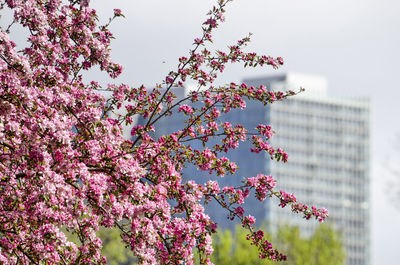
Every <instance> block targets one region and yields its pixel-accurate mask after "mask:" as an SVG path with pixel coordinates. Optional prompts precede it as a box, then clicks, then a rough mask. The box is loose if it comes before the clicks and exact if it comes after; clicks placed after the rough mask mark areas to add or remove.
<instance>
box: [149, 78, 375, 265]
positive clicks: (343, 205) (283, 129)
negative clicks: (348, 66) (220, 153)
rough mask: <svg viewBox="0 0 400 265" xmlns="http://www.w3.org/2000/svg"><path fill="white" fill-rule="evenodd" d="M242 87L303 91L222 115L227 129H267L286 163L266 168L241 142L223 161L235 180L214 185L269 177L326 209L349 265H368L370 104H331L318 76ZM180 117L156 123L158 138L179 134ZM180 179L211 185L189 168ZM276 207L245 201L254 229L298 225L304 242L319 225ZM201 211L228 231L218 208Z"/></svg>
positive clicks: (269, 202) (271, 202) (342, 101)
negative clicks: (230, 167) (227, 161)
mask: <svg viewBox="0 0 400 265" xmlns="http://www.w3.org/2000/svg"><path fill="white" fill-rule="evenodd" d="M244 83H246V84H247V85H248V86H260V85H264V86H266V87H267V88H268V89H271V90H275V91H276V90H280V91H283V90H294V91H296V90H299V89H300V87H301V86H302V87H304V88H306V91H305V92H303V93H301V94H300V95H296V96H293V97H289V98H287V99H285V100H282V101H280V102H276V103H274V104H271V105H267V106H264V105H262V104H259V103H255V102H248V103H247V108H246V109H245V110H244V111H242V110H234V111H232V112H230V113H229V114H228V115H226V116H225V118H224V119H226V120H229V121H230V122H231V123H232V124H233V125H235V124H242V125H243V126H244V127H245V128H248V129H254V128H255V127H257V126H258V125H259V124H260V123H263V124H270V125H271V126H272V128H273V130H274V131H275V132H276V134H275V135H274V136H273V137H272V139H271V141H270V144H271V145H272V146H274V147H281V148H282V149H284V150H285V151H286V152H287V153H288V154H289V161H288V162H287V163H285V164H283V163H282V162H276V161H271V159H270V158H269V155H263V154H255V153H251V152H250V148H251V147H252V146H251V144H250V143H248V142H246V143H241V144H240V146H239V148H237V149H235V150H233V151H232V152H231V154H230V155H229V156H228V157H229V158H230V159H231V160H233V161H235V162H237V164H238V166H239V167H240V169H239V170H238V171H237V172H236V174H235V175H233V176H229V175H228V176H225V177H224V178H220V179H218V181H219V183H220V186H224V185H233V186H234V185H238V184H240V182H241V180H242V177H243V176H247V177H252V176H256V175H257V174H258V173H263V174H266V175H272V176H274V177H275V179H276V180H277V189H278V190H280V189H283V190H285V191H286V192H290V193H293V194H294V195H295V196H296V197H297V199H298V201H300V202H303V203H305V204H307V205H315V206H317V207H325V208H327V209H328V210H329V218H328V222H330V223H332V224H333V225H334V227H335V228H336V229H337V230H338V231H339V232H341V233H342V238H343V243H344V246H345V249H346V255H347V265H369V264H370V261H369V260H370V259H369V257H370V238H369V235H370V232H369V228H370V221H369V220H370V217H369V198H370V196H369V194H370V191H369V182H370V181H369V101H368V100H367V99H348V98H336V97H330V96H328V95H327V93H326V92H327V82H326V80H325V79H324V78H321V77H316V76H306V75H300V74H292V73H288V74H282V75H278V76H273V77H266V78H255V79H248V80H244ZM180 93H184V92H182V91H180ZM182 116H183V115H173V116H171V117H170V118H169V119H165V120H163V121H161V120H160V123H158V125H157V130H156V132H157V134H159V135H162V134H165V133H169V132H172V131H175V130H177V129H179V128H181V127H183V117H182ZM199 147H200V146H199ZM183 176H184V177H186V178H187V179H195V180H196V181H197V182H199V183H204V182H206V181H207V180H208V179H209V178H210V176H207V172H199V171H197V170H196V169H195V168H193V167H188V168H187V169H185V170H184V173H183ZM278 203H279V202H277V201H274V200H273V199H267V200H265V201H264V202H263V203H260V202H258V201H257V200H256V199H255V198H254V196H253V197H252V198H250V199H249V200H248V201H247V202H246V205H245V206H246V207H245V208H246V209H249V211H248V212H246V214H251V215H253V216H255V217H256V218H257V221H258V222H259V223H261V222H262V221H265V223H266V224H267V225H268V226H269V228H270V229H272V230H274V229H276V228H277V226H278V225H280V224H288V223H289V224H294V225H299V226H300V229H301V231H302V233H303V234H304V235H311V234H312V232H313V230H314V229H315V226H316V225H318V222H316V221H311V220H310V221H306V220H304V219H303V218H302V217H301V216H299V215H296V214H293V213H291V212H290V209H288V208H284V209H282V208H279V207H278V206H277V204H278ZM206 211H207V212H208V214H209V215H210V216H211V217H212V219H213V220H214V221H216V222H217V224H218V225H219V227H225V228H226V227H228V228H232V227H233V223H232V222H231V221H229V220H227V218H226V214H224V213H223V212H222V211H221V208H220V207H219V205H217V204H216V203H215V204H210V205H208V206H207V207H206Z"/></svg>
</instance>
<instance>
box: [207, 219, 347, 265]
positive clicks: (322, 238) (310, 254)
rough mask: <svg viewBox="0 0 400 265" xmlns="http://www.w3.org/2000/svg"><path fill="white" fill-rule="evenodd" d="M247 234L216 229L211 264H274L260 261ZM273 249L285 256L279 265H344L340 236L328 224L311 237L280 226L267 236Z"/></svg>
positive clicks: (319, 228) (244, 231)
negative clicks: (284, 259) (285, 258)
mask: <svg viewBox="0 0 400 265" xmlns="http://www.w3.org/2000/svg"><path fill="white" fill-rule="evenodd" d="M247 234H248V233H247V231H246V230H244V229H242V228H240V227H236V231H234V232H232V231H230V230H225V231H222V230H219V231H218V232H217V233H216V234H215V235H214V238H213V247H214V252H213V254H212V256H211V261H213V262H214V263H215V264H217V265H262V264H263V265H269V264H271V265H272V264H277V263H276V262H275V261H268V260H260V259H259V257H258V251H257V248H256V247H254V246H252V245H249V244H248V241H247V239H246V237H247ZM268 236H269V238H270V239H271V241H273V242H274V243H275V247H276V248H277V249H279V250H280V251H282V252H283V253H285V254H286V255H287V260H286V261H282V262H280V263H279V264H282V265H343V264H344V262H345V254H344V247H343V243H342V241H341V236H340V234H339V233H338V232H336V231H335V230H334V229H333V228H331V227H330V226H328V225H324V224H322V225H319V226H318V227H317V228H316V230H315V231H314V233H313V234H312V235H311V237H305V236H302V235H301V234H300V229H299V227H297V226H289V225H286V226H281V227H280V228H279V229H278V230H277V231H276V233H274V234H268Z"/></svg>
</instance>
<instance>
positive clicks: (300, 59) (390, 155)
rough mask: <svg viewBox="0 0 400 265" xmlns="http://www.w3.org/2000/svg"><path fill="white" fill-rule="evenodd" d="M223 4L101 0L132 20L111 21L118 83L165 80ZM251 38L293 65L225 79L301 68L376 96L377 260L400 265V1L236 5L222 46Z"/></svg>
mask: <svg viewBox="0 0 400 265" xmlns="http://www.w3.org/2000/svg"><path fill="white" fill-rule="evenodd" d="M215 2H216V1H213V0H168V1H166V0H142V1H135V0H130V1H128V0H113V1H105V0H97V1H92V4H93V6H94V7H95V8H97V9H98V13H99V15H100V18H101V20H102V21H106V18H107V17H109V16H111V15H112V13H113V12H112V9H113V8H120V9H122V11H123V13H124V14H125V15H126V18H125V19H119V20H116V21H115V22H113V25H112V31H113V33H114V35H115V37H116V40H114V42H113V52H112V54H113V58H114V59H115V60H116V61H117V62H119V63H121V64H122V65H123V66H124V68H125V72H124V74H123V75H122V77H121V78H120V79H119V80H120V81H121V82H122V81H123V82H127V83H129V84H131V85H132V86H138V85H140V84H142V83H145V84H147V85H151V84H154V83H156V82H160V81H161V80H162V79H163V78H164V76H165V75H166V74H167V73H168V71H169V70H172V69H174V66H176V63H177V58H178V57H180V56H183V55H187V52H188V50H189V49H190V47H191V46H190V45H191V43H192V40H193V39H194V38H195V37H197V36H199V34H200V33H201V31H200V24H201V22H203V21H204V18H205V13H206V12H207V11H208V10H209V8H210V7H211V6H212V5H213V4H214V3H215ZM248 32H252V33H253V34H254V35H253V38H252V43H251V45H250V46H249V48H248V50H249V51H251V50H253V51H257V52H259V53H263V54H268V55H272V56H282V57H283V58H284V59H285V62H286V63H285V66H284V67H282V68H281V70H279V71H274V70H272V69H269V68H263V69H259V70H256V71H254V70H244V69H243V67H239V66H233V67H228V69H227V70H226V73H224V75H223V76H222V79H221V82H226V81H239V80H241V79H242V78H244V77H251V76H261V75H271V74H274V73H278V72H288V71H294V72H299V73H305V74H316V75H322V76H325V77H326V78H327V79H328V82H329V91H330V92H331V93H332V94H341V95H349V96H368V97H370V98H371V105H372V106H371V107H372V114H371V132H372V138H371V157H372V161H371V178H372V181H371V189H372V205H371V206H372V211H371V216H372V226H371V227H372V238H371V240H372V248H371V251H372V259H373V262H372V264H373V265H381V264H396V263H398V262H399V260H400V251H399V248H398V246H399V243H398V242H399V239H398V238H399V237H400V207H399V208H397V210H396V208H395V206H394V205H395V203H392V202H391V201H390V200H389V196H387V191H388V190H389V191H390V189H387V188H388V183H390V174H389V173H388V172H389V171H388V170H387V164H388V162H386V161H387V160H388V159H390V163H389V164H391V165H392V167H396V163H397V164H399V163H398V160H397V159H396V156H395V154H396V152H399V153H400V146H397V147H398V149H397V150H396V147H395V144H394V142H395V136H396V134H399V132H400V122H399V121H400V119H399V114H400V85H399V77H400V65H399V63H400V51H399V49H400V1H398V0H352V1H348V0H336V1H332V0H329V1H328V0H235V1H233V2H232V3H231V4H230V5H229V6H228V7H227V13H226V22H225V23H224V24H222V26H221V27H220V28H219V29H218V30H217V31H216V33H215V34H214V39H215V44H216V48H220V49H224V48H225V47H226V46H227V45H228V44H230V43H234V42H235V41H236V40H237V39H239V38H241V37H243V36H245V35H246V34H247V33H248ZM163 62H165V63H163ZM118 82H119V81H118ZM399 135H400V134H399ZM399 203H400V201H398V202H397V204H399Z"/></svg>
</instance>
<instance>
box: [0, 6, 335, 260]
mask: <svg viewBox="0 0 400 265" xmlns="http://www.w3.org/2000/svg"><path fill="white" fill-rule="evenodd" d="M229 1H230V0H219V1H218V3H217V5H216V6H215V7H214V8H213V9H212V10H211V11H210V12H209V13H208V15H207V19H206V20H205V22H204V23H203V25H202V29H203V33H202V35H201V36H199V37H198V38H196V39H195V40H194V43H193V48H192V50H191V51H190V52H189V54H187V55H186V56H183V57H181V58H179V62H178V64H177V68H176V69H175V70H173V71H171V72H170V73H169V74H168V76H166V78H165V80H164V81H162V84H161V85H157V86H155V87H154V88H146V87H144V86H140V87H130V86H129V85H127V84H122V85H115V84H110V85H108V86H107V87H101V86H100V85H99V84H98V83H97V82H96V81H92V82H90V83H85V82H84V81H83V79H82V74H84V73H85V71H86V70H88V69H90V68H92V67H93V66H96V65H97V66H99V67H100V69H101V70H102V71H103V72H105V73H107V74H108V75H110V76H111V77H113V78H116V77H118V75H119V74H120V73H121V71H122V67H121V66H120V65H119V64H117V63H114V62H113V61H112V60H111V59H110V40H111V39H112V33H111V32H110V31H109V30H108V24H107V25H99V24H98V19H97V15H96V11H95V10H94V9H91V8H90V7H89V0H86V1H84V0H80V1H79V0H3V1H0V8H1V9H8V11H7V12H8V13H7V14H13V19H12V23H11V24H10V25H8V26H5V27H4V28H1V30H0V83H1V86H0V147H1V149H0V263H1V264H105V263H106V259H105V258H104V257H103V256H102V255H101V247H102V242H101V240H100V239H99V238H98V237H97V235H96V231H98V229H99V228H100V227H105V228H113V227H117V228H118V229H119V230H120V232H121V238H122V240H123V242H124V243H125V244H126V246H127V247H129V248H130V249H131V250H132V251H133V253H134V255H136V256H137V258H138V262H139V263H140V264H193V262H194V261H195V260H197V261H199V262H200V263H201V264H211V262H210V261H209V258H208V257H209V256H210V255H211V253H212V245H211V234H212V233H214V232H215V229H216V225H215V223H214V222H213V220H210V218H209V216H208V215H207V214H205V213H204V207H203V205H202V203H201V201H202V200H204V199H205V200H206V201H209V200H215V201H217V202H218V203H219V204H220V205H221V208H224V209H225V210H226V212H227V214H229V215H230V216H231V218H232V219H236V220H238V221H239V222H240V223H241V224H242V226H243V227H245V228H246V229H248V240H249V241H250V243H251V244H254V245H256V246H257V247H258V249H259V253H260V257H261V258H269V259H274V260H282V259H285V256H284V255H283V254H281V253H279V252H278V251H277V250H275V249H273V247H272V245H271V244H270V243H269V242H268V241H267V239H266V238H265V237H264V235H263V233H262V231H258V230H257V229H256V228H255V219H254V217H252V216H249V215H246V210H245V209H243V207H241V206H240V205H241V204H243V202H244V200H246V198H247V197H248V196H249V194H250V191H251V190H255V194H256V196H257V199H259V200H260V201H263V200H265V199H266V198H268V197H277V198H278V199H279V201H280V204H279V206H281V207H291V209H292V210H293V211H294V212H296V213H300V214H302V215H303V216H304V217H305V218H307V219H310V218H311V217H315V218H317V219H318V220H320V221H322V220H323V219H324V218H325V216H326V215H327V212H326V210H324V209H316V208H314V207H307V206H305V205H304V204H302V203H299V202H297V201H296V198H295V197H294V196H293V195H292V194H288V193H286V192H284V191H275V190H274V187H275V180H274V179H273V177H272V176H265V175H261V174H259V175H257V176H248V178H246V179H245V180H244V181H243V183H242V185H240V186H239V187H221V188H220V187H219V186H218V182H217V180H215V181H209V182H207V183H206V184H205V185H200V184H197V183H195V182H193V181H187V182H185V181H183V180H182V177H181V170H182V168H183V167H184V166H185V165H186V164H193V165H195V166H197V167H198V168H199V169H200V170H206V171H209V172H210V173H211V174H215V175H216V176H222V175H224V174H231V173H234V172H235V170H236V168H237V166H236V164H235V163H234V162H233V161H229V159H227V158H225V157H224V156H223V155H224V153H226V152H229V150H231V149H234V148H236V147H237V146H238V145H239V143H240V142H241V141H250V142H252V143H253V145H254V147H253V148H252V149H251V150H249V152H256V153H259V152H267V153H268V154H269V155H270V157H271V159H275V160H277V161H283V162H286V160H287V154H286V153H285V152H284V151H283V150H281V149H279V148H277V149H275V148H274V147H272V146H271V145H269V144H268V140H269V139H270V138H271V137H272V135H273V131H272V129H271V127H269V126H268V125H263V124H260V125H259V126H258V127H257V128H244V127H243V126H240V125H236V126H233V125H231V124H230V123H228V122H224V123H223V122H221V121H220V116H221V115H224V114H226V113H228V112H229V111H231V110H232V109H236V108H241V109H244V108H245V107H246V104H245V100H247V101H252V100H254V101H259V102H262V103H263V104H265V105H266V104H272V103H274V102H275V101H277V100H280V99H283V98H285V97H287V96H290V95H293V94H295V93H294V92H286V93H282V92H271V91H268V90H267V89H266V88H265V87H263V86H261V87H249V86H247V85H246V84H235V83H231V84H228V85H225V86H216V85H214V81H215V80H216V78H217V75H218V73H220V72H223V71H224V68H225V66H226V65H227V64H230V63H238V64H243V65H244V66H247V67H256V66H257V67H258V66H259V67H263V66H267V67H273V68H277V67H279V66H280V65H282V64H283V60H282V58H279V57H278V58H273V57H270V56H264V55H257V54H256V53H251V52H250V53H249V52H245V51H243V48H244V47H245V46H246V44H247V43H248V42H249V40H250V39H249V37H246V38H243V39H241V40H239V41H238V42H237V43H235V44H232V45H231V46H229V48H228V49H227V50H225V51H222V50H217V51H216V52H211V51H210V49H209V47H210V46H211V45H212V33H213V30H214V29H215V28H217V27H218V26H219V24H220V23H221V22H223V21H224V12H225V10H224V8H225V5H226V4H227V2H229ZM114 11H115V12H114V17H113V18H112V19H111V20H110V22H111V21H112V20H113V19H114V18H116V17H121V16H123V14H122V13H121V11H120V10H118V9H116V10H114ZM18 24H19V26H18ZM16 27H17V30H20V29H21V27H23V28H24V29H25V30H26V32H27V38H26V42H24V43H23V44H21V45H18V46H17V45H16V44H15V43H14V42H13V41H12V40H11V39H10V35H9V34H10V32H11V31H12V30H15V29H16ZM24 45H25V46H24ZM189 79H190V80H194V81H195V82H197V84H198V89H197V90H194V91H192V92H190V94H189V95H187V97H185V98H183V99H177V98H176V96H175V95H174V93H173V92H172V88H176V87H177V88H178V89H179V88H181V89H183V87H184V84H185V82H186V80H189ZM100 90H106V91H110V92H111V94H112V96H110V97H109V98H108V99H106V98H104V97H103V96H102V95H101V94H100V93H99V91H100ZM195 102H196V104H195V105H193V104H192V103H195ZM193 106H200V107H193ZM122 110H124V111H122ZM173 110H177V111H178V112H181V113H177V114H174V115H186V118H187V122H186V123H185V124H182V128H181V130H179V131H176V132H175V133H172V134H169V135H164V136H162V137H160V138H158V139H153V138H152V137H151V136H150V134H149V133H150V132H151V131H152V130H154V128H155V127H156V124H157V122H158V121H159V120H160V119H163V118H164V117H166V116H168V115H171V113H173ZM121 113H124V114H121ZM138 116H141V117H142V118H143V119H145V124H144V125H142V126H138V125H136V126H135V124H134V120H135V119H136V118H137V117H138ZM122 126H130V127H133V129H132V133H131V134H132V138H131V140H128V139H126V138H124V137H123V135H122ZM211 138H213V139H218V141H219V143H218V144H212V145H210V142H208V141H209V139H211ZM194 141H197V142H200V143H204V146H205V147H204V148H203V149H193V148H191V146H190V143H191V142H194ZM216 179H217V178H216ZM277 207H278V206H277ZM65 231H68V232H69V233H72V234H74V235H75V236H76V237H77V238H78V241H79V243H73V242H71V241H70V239H69V238H68V237H67V236H66V233H65ZM195 252H196V253H197V254H196V256H194V253H195Z"/></svg>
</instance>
